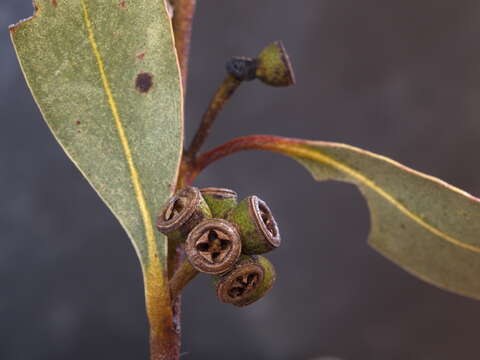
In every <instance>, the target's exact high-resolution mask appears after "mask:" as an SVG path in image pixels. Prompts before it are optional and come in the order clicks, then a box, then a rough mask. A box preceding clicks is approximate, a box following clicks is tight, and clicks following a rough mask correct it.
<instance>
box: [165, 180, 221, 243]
mask: <svg viewBox="0 0 480 360" xmlns="http://www.w3.org/2000/svg"><path fill="white" fill-rule="evenodd" d="M211 216H212V214H211V211H210V209H209V207H208V205H207V203H206V202H205V200H204V199H203V197H202V194H201V193H200V190H198V189H197V188H196V187H193V186H189V187H186V188H184V189H181V190H179V191H177V192H176V193H175V194H174V195H173V196H172V197H171V198H170V199H169V200H168V202H167V203H166V204H165V206H164V207H163V208H162V210H161V211H160V215H159V216H158V218H157V228H158V230H159V231H160V232H162V233H164V234H165V235H167V236H168V238H169V239H171V240H179V241H183V240H185V239H186V238H187V236H188V234H189V233H190V231H191V230H192V229H193V228H194V227H195V226H196V225H197V224H198V223H200V222H201V221H202V220H203V219H205V218H210V217H211Z"/></svg>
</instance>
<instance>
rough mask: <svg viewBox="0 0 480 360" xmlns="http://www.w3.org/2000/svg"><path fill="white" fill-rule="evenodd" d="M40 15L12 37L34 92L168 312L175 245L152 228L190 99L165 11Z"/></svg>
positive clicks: (123, 5)
mask: <svg viewBox="0 0 480 360" xmlns="http://www.w3.org/2000/svg"><path fill="white" fill-rule="evenodd" d="M34 5H35V8H36V12H35V15H34V16H33V17H32V18H30V19H28V20H26V21H23V22H21V23H19V24H18V25H16V26H13V27H11V28H10V32H11V36H12V40H13V43H14V45H15V49H16V51H17V55H18V58H19V60H20V64H21V67H22V70H23V72H24V75H25V78H26V80H27V82H28V85H29V87H30V89H31V91H32V93H33V96H34V98H35V100H36V102H37V104H38V106H39V108H40V110H41V112H42V114H43V117H44V119H45V121H46V122H47V124H48V126H49V127H50V129H51V131H52V132H53V134H54V135H55V137H56V139H57V140H58V142H59V143H60V145H61V146H62V147H63V149H64V150H65V152H66V153H67V154H68V156H69V157H70V159H71V160H72V161H73V162H74V163H75V164H76V165H77V166H78V168H79V169H80V171H81V172H82V173H83V175H84V176H85V177H86V178H87V180H88V181H89V183H90V184H91V185H92V186H93V188H94V189H95V190H96V191H97V193H98V194H99V195H100V197H101V198H102V199H103V200H104V201H105V203H106V204H107V206H108V207H109V208H110V209H111V211H112V212H113V213H114V215H115V216H116V217H117V219H118V220H119V222H120V223H121V224H122V226H123V227H124V229H125V230H126V232H127V233H128V235H129V237H130V239H131V240H132V243H133V244H134V246H135V249H136V251H137V254H138V256H139V258H140V261H141V264H142V267H143V270H144V275H145V279H146V292H147V303H148V302H154V303H155V306H156V307H160V308H161V307H162V306H165V307H168V309H169V308H170V307H169V306H167V303H168V302H169V295H168V292H167V282H166V279H165V276H164V273H165V266H166V261H165V259H166V254H167V244H166V241H165V238H164V237H163V236H162V235H160V234H159V233H158V232H157V231H155V228H154V224H155V217H156V213H157V211H158V209H159V208H160V207H161V205H162V204H163V203H164V202H165V201H166V199H167V198H168V197H169V196H170V194H171V192H172V190H173V188H174V186H175V181H176V176H177V171H178V165H179V159H180V152H181V147H182V123H181V122H182V94H181V87H180V77H179V71H178V65H177V59H176V55H175V50H174V44H173V35H172V30H171V24H170V20H169V18H168V16H167V13H166V10H165V7H164V2H163V0H135V1H128V0H127V1H117V0H102V1H98V0H69V1H67V0H56V1H55V0H48V1H47V0H36V1H35V2H34ZM52 181H55V179H54V178H52ZM65 201H68V199H66V200H65ZM72 205H74V204H72ZM86 216H88V214H86ZM72 231H74V230H73V229H72ZM94 245H95V244H93V243H92V248H93V247H94ZM151 305H152V306H149V311H153V310H151V308H153V306H154V305H153V303H152V304H151ZM155 311H156V310H155ZM166 311H167V310H166ZM168 311H170V310H168ZM151 315H153V313H152V314H151ZM157 315H158V314H157ZM165 316H166V315H165ZM157 321H161V319H160V318H159V319H158V320H157Z"/></svg>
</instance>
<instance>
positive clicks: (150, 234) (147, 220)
mask: <svg viewBox="0 0 480 360" xmlns="http://www.w3.org/2000/svg"><path fill="white" fill-rule="evenodd" d="M81 4H82V9H83V17H84V21H85V26H86V28H87V34H88V40H89V42H90V45H91V47H92V51H93V54H94V56H95V59H96V62H97V65H98V70H99V73H100V77H101V79H102V83H103V88H104V90H105V95H106V98H107V102H108V105H109V107H110V110H111V112H112V116H113V119H114V121H115V127H116V128H117V130H118V136H119V138H120V142H121V144H122V148H123V152H124V154H125V159H126V160H127V164H128V169H129V171H130V176H131V180H132V184H133V188H134V191H135V197H136V199H137V202H138V207H139V210H140V213H141V215H142V219H143V225H144V227H145V237H146V239H147V245H148V257H149V259H150V261H154V262H157V261H158V256H157V253H156V252H157V251H156V244H155V233H154V230H153V224H152V218H151V216H150V212H149V210H148V207H147V203H146V201H145V196H144V194H143V189H142V184H141V182H140V177H139V175H138V171H137V169H136V167H135V163H134V161H133V156H132V151H131V149H130V145H129V143H128V138H127V135H126V133H125V129H124V127H123V124H122V120H121V117H120V113H119V111H118V107H117V103H116V102H115V98H114V96H113V92H112V89H111V87H110V82H109V80H108V77H107V73H106V71H105V65H104V62H103V59H102V56H101V54H100V50H99V48H98V45H97V42H96V41H95V36H94V32H93V24H92V22H91V20H90V16H89V13H88V8H87V5H86V3H85V0H81Z"/></svg>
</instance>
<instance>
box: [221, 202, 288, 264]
mask: <svg viewBox="0 0 480 360" xmlns="http://www.w3.org/2000/svg"><path fill="white" fill-rule="evenodd" d="M227 220H229V221H231V222H233V223H234V224H235V225H236V226H237V228H238V231H239V233H240V237H241V239H242V252H243V253H244V254H247V255H256V254H263V253H266V252H269V251H271V250H273V249H275V248H277V247H279V246H280V243H281V239H280V232H279V230H278V225H277V222H276V221H275V218H274V217H273V214H272V212H271V210H270V208H269V207H268V206H267V204H266V203H265V202H264V201H263V200H261V199H259V198H258V197H257V196H255V195H253V196H249V197H247V198H246V199H243V200H242V201H240V203H238V205H237V206H236V207H235V208H234V209H233V210H232V211H230V213H229V214H228V215H227Z"/></svg>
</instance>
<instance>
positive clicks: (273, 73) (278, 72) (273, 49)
mask: <svg viewBox="0 0 480 360" xmlns="http://www.w3.org/2000/svg"><path fill="white" fill-rule="evenodd" d="M255 76H256V77H257V78H258V79H260V80H261V81H263V82H264V83H266V84H268V85H271V86H290V85H293V84H295V75H294V73H293V68H292V64H291V62H290V58H289V56H288V54H287V51H286V50H285V47H284V46H283V44H282V42H281V41H276V42H274V43H273V44H270V45H269V46H267V47H266V48H265V49H263V50H262V52H261V53H260V55H259V56H258V58H257V68H256V73H255Z"/></svg>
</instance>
